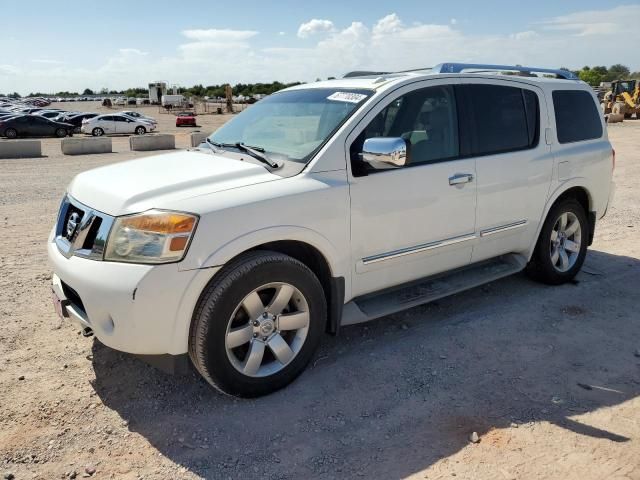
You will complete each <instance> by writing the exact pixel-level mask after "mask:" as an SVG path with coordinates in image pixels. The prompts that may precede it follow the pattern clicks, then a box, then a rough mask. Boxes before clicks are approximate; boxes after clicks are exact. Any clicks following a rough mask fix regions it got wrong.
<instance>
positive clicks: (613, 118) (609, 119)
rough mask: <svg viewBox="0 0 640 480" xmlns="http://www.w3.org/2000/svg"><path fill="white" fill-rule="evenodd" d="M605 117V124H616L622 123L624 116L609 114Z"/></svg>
mask: <svg viewBox="0 0 640 480" xmlns="http://www.w3.org/2000/svg"><path fill="white" fill-rule="evenodd" d="M605 116H606V117H607V123H618V122H623V121H624V115H623V114H622V113H610V114H609V115H605Z"/></svg>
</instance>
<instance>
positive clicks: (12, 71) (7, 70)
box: [0, 65, 20, 75]
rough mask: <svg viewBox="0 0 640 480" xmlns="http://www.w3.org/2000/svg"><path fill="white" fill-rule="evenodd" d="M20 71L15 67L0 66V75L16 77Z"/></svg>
mask: <svg viewBox="0 0 640 480" xmlns="http://www.w3.org/2000/svg"><path fill="white" fill-rule="evenodd" d="M19 73H20V69H19V68H18V67H16V66H15V65H0V75H18V74H19Z"/></svg>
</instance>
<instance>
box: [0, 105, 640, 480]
mask: <svg viewBox="0 0 640 480" xmlns="http://www.w3.org/2000/svg"><path fill="white" fill-rule="evenodd" d="M157 117H158V118H159V119H160V120H161V122H162V123H161V131H169V130H170V124H168V123H166V122H165V121H164V120H163V116H161V115H157ZM167 118H168V117H167ZM223 120H224V117H221V116H211V117H209V119H208V120H206V122H209V121H211V122H213V123H211V124H209V123H207V125H208V126H211V127H214V126H215V123H216V122H221V121H223ZM167 121H168V120H167ZM203 123H204V121H203ZM173 128H174V129H175V127H173ZM185 133H186V132H185ZM610 136H611V139H612V142H613V144H614V146H615V148H616V151H617V158H618V166H617V169H616V172H615V179H616V182H617V185H618V189H617V195H616V198H615V202H614V204H613V205H612V206H611V208H610V210H609V212H608V215H607V217H606V218H605V219H604V220H603V221H602V222H601V223H599V224H598V227H597V230H596V233H597V236H596V240H595V243H594V245H593V246H592V247H591V249H590V253H589V255H588V257H587V261H586V264H585V268H584V270H583V272H582V273H580V274H579V275H578V277H577V280H576V281H575V282H574V283H573V284H569V285H565V286H561V287H553V288H552V287H546V286H542V285H539V284H536V283H533V282H531V281H530V280H528V279H527V278H526V277H525V276H524V275H516V276H514V277H511V278H508V279H505V280H501V281H498V282H494V283H492V284H489V285H486V286H483V287H480V288H477V289H474V290H471V291H469V292H466V293H463V294H459V295H456V296H454V297H451V298H447V299H444V300H441V301H438V302H436V303H433V304H430V305H427V306H423V307H418V308H414V309H412V310H409V311H406V312H403V313H400V314H397V315H393V316H391V317H386V318H383V319H380V320H378V321H376V322H373V323H371V324H367V325H362V326H354V327H348V328H345V329H343V331H342V333H341V335H340V336H339V337H337V338H333V337H326V338H325V340H324V341H323V344H322V347H321V349H320V351H319V352H318V354H317V356H316V357H315V360H314V361H313V363H312V365H311V366H310V367H309V369H308V370H307V371H306V372H305V373H304V374H303V375H302V376H301V377H300V379H299V380H298V381H296V382H295V383H294V384H293V385H291V386H290V387H289V388H286V389H284V390H282V391H280V392H278V393H276V394H273V395H271V396H268V397H266V398H261V399H256V400H238V399H234V398H229V397H224V396H221V395H219V394H217V393H216V392H215V391H213V390H212V389H211V388H209V387H208V386H207V385H206V384H205V383H204V382H203V381H202V380H200V379H199V378H198V377H197V376H196V375H195V374H190V375H186V376H183V377H171V376H167V375H165V374H163V373H161V372H159V371H156V370H154V369H153V368H152V367H149V366H147V365H145V364H144V363H142V362H141V361H139V360H137V359H135V358H132V357H130V356H128V355H124V354H120V353H117V352H114V351H112V350H109V349H107V348H105V347H103V346H101V345H100V344H99V343H98V342H97V341H95V340H94V339H92V338H90V339H87V338H83V337H81V336H79V335H78V334H77V331H76V329H74V328H73V327H72V326H71V325H69V324H67V323H63V322H61V321H60V320H58V319H57V318H56V316H55V314H54V313H53V309H52V306H51V301H50V296H49V282H50V270H49V267H48V265H47V260H46V253H45V241H46V238H47V234H48V231H49V229H50V227H51V225H52V223H53V222H54V216H55V213H56V210H57V207H58V203H59V201H60V198H61V196H62V194H63V191H64V189H65V186H66V185H67V183H68V182H69V181H70V180H71V178H72V177H73V176H74V175H75V174H76V173H78V172H80V171H83V170H86V169H89V168H93V167H96V166H100V165H105V164H108V163H112V162H117V161H122V160H124V159H128V158H131V157H132V156H134V154H132V153H131V152H127V151H126V149H125V148H119V147H117V148H115V150H116V151H118V152H121V153H113V154H105V155H94V156H81V157H65V156H62V155H60V150H59V148H56V146H57V145H56V142H58V141H57V140H47V141H45V144H46V145H47V147H46V148H45V155H47V157H46V158H40V159H29V160H0V186H1V188H0V223H1V225H2V228H1V230H0V232H1V233H2V238H1V240H0V267H1V272H2V275H1V276H0V291H1V292H2V296H1V297H0V319H1V323H0V474H5V475H7V476H6V477H5V478H12V477H11V475H10V474H12V475H15V478H17V479H24V478H42V479H52V478H75V477H76V476H77V477H82V476H83V475H86V476H89V473H85V472H87V471H88V472H91V473H92V474H93V476H94V477H96V478H118V479H120V478H124V479H134V478H146V479H166V478H185V479H192V478H201V477H204V478H224V479H227V478H273V479H285V478H292V479H293V478H323V479H324V478H327V479H328V478H406V477H410V478H429V479H435V478H451V477H453V476H456V477H457V478H474V479H487V480H489V479H491V480H496V479H512V478H513V479H516V478H518V479H576V480H578V479H580V480H584V479H608V480H614V479H615V480H622V479H626V480H638V479H640V350H639V349H640V314H638V302H639V301H640V288H639V287H640V190H639V189H638V183H639V182H640V150H639V149H638V139H639V138H640V122H634V121H627V122H624V124H622V125H612V126H611V127H610ZM119 141H120V140H118V142H119ZM118 142H114V143H116V144H118ZM123 142H126V140H124V139H123ZM135 155H138V156H139V155H145V154H143V153H136V154H135ZM474 431H475V432H477V433H478V435H479V438H480V441H479V443H471V442H469V440H468V438H469V435H470V434H471V433H472V432H474ZM94 470H95V472H94Z"/></svg>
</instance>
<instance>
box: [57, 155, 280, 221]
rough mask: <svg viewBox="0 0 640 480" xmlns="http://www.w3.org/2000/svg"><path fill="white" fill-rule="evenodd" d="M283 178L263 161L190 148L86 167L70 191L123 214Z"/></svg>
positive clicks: (82, 199)
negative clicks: (257, 161)
mask: <svg viewBox="0 0 640 480" xmlns="http://www.w3.org/2000/svg"><path fill="white" fill-rule="evenodd" d="M280 178H282V177H280V176H278V175H273V174H271V173H269V172H268V171H267V170H266V169H265V168H264V167H262V166H260V165H256V164H253V163H249V162H243V161H240V160H235V159H232V158H227V157H224V156H220V155H212V154H211V153H208V152H200V151H193V150H192V151H181V152H175V153H168V154H163V155H156V156H151V157H145V158H141V159H137V160H131V161H128V162H121V163H115V164H113V165H108V166H105V167H101V168H96V169H94V170H89V171H87V172H83V173H81V174H79V175H77V176H76V177H75V178H74V179H73V181H72V182H71V184H70V185H69V190H68V192H69V194H70V195H71V196H72V197H73V198H75V199H76V200H78V201H79V202H82V203H84V204H85V205H87V206H89V207H91V208H94V209H96V210H98V211H101V212H104V213H107V214H109V215H124V214H128V213H136V212H142V211H145V210H148V209H150V208H168V209H170V208H171V205H172V203H175V201H177V200H184V199H186V198H190V197H193V196H196V195H204V194H209V193H215V192H220V191H222V190H229V189H232V188H238V187H243V186H246V185H253V184H256V183H262V182H269V181H272V180H278V179H280ZM194 213H200V212H194Z"/></svg>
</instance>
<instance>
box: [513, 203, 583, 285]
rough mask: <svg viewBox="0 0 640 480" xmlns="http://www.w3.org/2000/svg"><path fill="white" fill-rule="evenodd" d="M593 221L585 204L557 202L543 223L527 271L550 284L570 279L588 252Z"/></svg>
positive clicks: (578, 269)
mask: <svg viewBox="0 0 640 480" xmlns="http://www.w3.org/2000/svg"><path fill="white" fill-rule="evenodd" d="M588 237H589V221H588V220H587V214H586V212H585V211H584V208H583V207H582V205H581V204H580V203H579V202H578V201H576V200H574V199H567V200H565V201H563V202H560V203H558V204H557V205H554V206H553V207H552V208H551V210H550V211H549V214H548V215H547V219H546V220H545V222H544V225H543V226H542V230H541V232H540V237H539V238H538V243H537V245H536V249H535V251H534V253H533V257H532V258H531V261H530V262H529V264H528V265H527V270H526V271H527V273H528V274H529V276H531V277H532V278H533V279H535V280H538V281H541V282H543V283H546V284H548V285H560V284H562V283H566V282H569V281H571V280H573V278H574V277H575V276H576V275H577V274H578V272H579V271H580V269H581V268H582V264H583V263H584V259H585V257H586V255H587V244H588V243H589V238H588Z"/></svg>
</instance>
